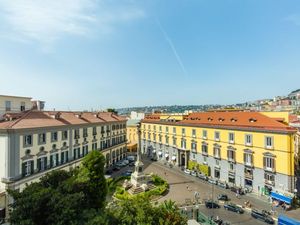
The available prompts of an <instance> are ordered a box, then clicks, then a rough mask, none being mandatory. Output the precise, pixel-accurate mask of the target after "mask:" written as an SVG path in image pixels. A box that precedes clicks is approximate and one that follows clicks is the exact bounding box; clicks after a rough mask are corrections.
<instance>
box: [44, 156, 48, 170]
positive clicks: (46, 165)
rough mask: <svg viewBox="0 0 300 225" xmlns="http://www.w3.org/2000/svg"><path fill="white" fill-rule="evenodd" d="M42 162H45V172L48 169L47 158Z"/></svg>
mask: <svg viewBox="0 0 300 225" xmlns="http://www.w3.org/2000/svg"><path fill="white" fill-rule="evenodd" d="M44 160H45V161H44V169H45V170H46V169H47V167H48V164H47V163H48V162H47V157H45V158H44Z"/></svg>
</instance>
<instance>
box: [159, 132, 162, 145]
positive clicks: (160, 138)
mask: <svg viewBox="0 0 300 225" xmlns="http://www.w3.org/2000/svg"><path fill="white" fill-rule="evenodd" d="M158 138H159V142H160V143H161V139H162V138H161V134H160V135H158Z"/></svg>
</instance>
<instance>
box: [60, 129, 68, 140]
mask: <svg viewBox="0 0 300 225" xmlns="http://www.w3.org/2000/svg"><path fill="white" fill-rule="evenodd" d="M61 134H62V135H61V136H62V140H66V139H68V131H67V130H64V131H62V133H61Z"/></svg>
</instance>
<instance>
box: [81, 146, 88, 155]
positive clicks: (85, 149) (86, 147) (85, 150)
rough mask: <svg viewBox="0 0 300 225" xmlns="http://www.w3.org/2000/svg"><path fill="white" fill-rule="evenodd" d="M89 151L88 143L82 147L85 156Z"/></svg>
mask: <svg viewBox="0 0 300 225" xmlns="http://www.w3.org/2000/svg"><path fill="white" fill-rule="evenodd" d="M88 153H89V148H88V145H85V146H83V147H82V155H83V156H85V155H87V154H88Z"/></svg>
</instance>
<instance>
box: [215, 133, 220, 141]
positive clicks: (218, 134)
mask: <svg viewBox="0 0 300 225" xmlns="http://www.w3.org/2000/svg"><path fill="white" fill-rule="evenodd" d="M215 141H220V132H219V131H215Z"/></svg>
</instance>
